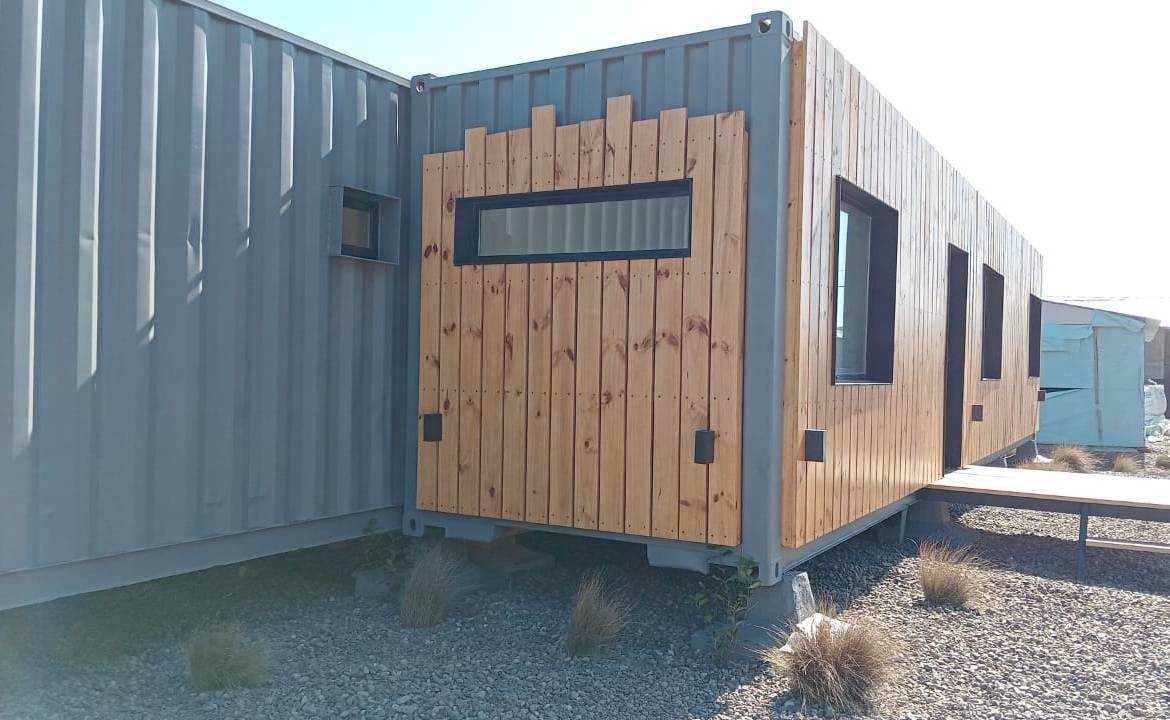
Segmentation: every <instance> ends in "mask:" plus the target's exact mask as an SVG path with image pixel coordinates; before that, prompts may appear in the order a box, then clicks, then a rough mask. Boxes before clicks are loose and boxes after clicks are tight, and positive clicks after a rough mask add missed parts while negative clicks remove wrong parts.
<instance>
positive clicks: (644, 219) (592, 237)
mask: <svg viewBox="0 0 1170 720" xmlns="http://www.w3.org/2000/svg"><path fill="white" fill-rule="evenodd" d="M690 254H691V181H690V179H689V178H688V179H683V180H668V181H665V182H655V183H638V184H634V185H613V186H608V187H598V188H582V189H579V190H551V191H548V192H533V193H522V194H516V195H488V196H482V197H467V198H459V199H458V200H457V201H456V203H455V264H456V265H480V264H487V263H524V262H566V261H573V260H613V259H637V258H660V257H686V256H688V255H690Z"/></svg>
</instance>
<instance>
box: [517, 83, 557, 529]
mask: <svg viewBox="0 0 1170 720" xmlns="http://www.w3.org/2000/svg"><path fill="white" fill-rule="evenodd" d="M555 148H556V108H555V107H554V106H552V105H542V106H539V107H534V108H532V189H533V191H540V190H552V189H553V176H554V174H555V157H554V153H555ZM528 277H529V281H528V462H527V467H526V475H527V477H526V481H525V482H526V486H527V493H528V495H527V502H526V503H525V508H524V516H525V519H526V520H528V521H529V522H538V523H545V522H548V510H549V502H548V501H549V468H550V465H549V463H550V459H549V443H550V438H549V435H550V429H551V423H550V418H549V413H550V397H549V393H550V392H551V389H552V388H551V383H552V377H551V371H552V265H550V264H549V263H535V264H532V265H530V266H529V269H528Z"/></svg>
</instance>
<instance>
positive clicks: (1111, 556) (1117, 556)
mask: <svg viewBox="0 0 1170 720" xmlns="http://www.w3.org/2000/svg"><path fill="white" fill-rule="evenodd" d="M974 530H975V532H976V533H978V536H979V539H978V542H977V546H978V550H979V553H980V556H981V557H982V558H983V559H985V560H987V561H989V562H991V563H992V564H993V565H995V566H996V567H999V568H1001V569H1004V570H1011V571H1013V572H1018V573H1021V574H1025V575H1034V576H1037V577H1041V578H1045V579H1048V580H1064V581H1067V582H1076V576H1077V543H1076V542H1075V541H1073V540H1064V539H1061V538H1055V537H1050V536H1046V535H1032V534H1019V535H1017V534H1004V533H996V532H991V531H988V530H983V529H978V528H975V529H974ZM1087 557H1088V577H1087V580H1086V584H1088V585H1095V586H1099V587H1111V588H1115V589H1118V590H1129V591H1134V592H1144V593H1151V594H1154V595H1170V558H1167V557H1166V556H1164V555H1157V554H1153V553H1141V552H1133V551H1127V550H1106V549H1101V548H1089V549H1088V556H1087Z"/></svg>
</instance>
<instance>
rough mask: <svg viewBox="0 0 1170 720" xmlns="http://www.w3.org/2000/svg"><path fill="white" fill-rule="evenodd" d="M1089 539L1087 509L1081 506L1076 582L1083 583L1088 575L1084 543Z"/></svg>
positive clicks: (1085, 506)
mask: <svg viewBox="0 0 1170 720" xmlns="http://www.w3.org/2000/svg"><path fill="white" fill-rule="evenodd" d="M1088 539H1089V507H1088V506H1087V505H1083V504H1082V505H1081V529H1080V534H1079V536H1078V537H1077V582H1081V583H1083V582H1085V577H1086V575H1087V574H1088V558H1087V557H1086V543H1087V541H1088Z"/></svg>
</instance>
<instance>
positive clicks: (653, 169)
mask: <svg viewBox="0 0 1170 720" xmlns="http://www.w3.org/2000/svg"><path fill="white" fill-rule="evenodd" d="M631 145H632V147H631V151H630V182H631V183H639V182H652V181H653V180H654V179H655V178H656V177H657V175H658V120H657V119H652V120H639V121H637V122H635V123H634V124H633V126H632V128H631ZM654 271H655V266H654V261H653V260H631V261H630V286H629V292H630V311H629V320H628V323H629V325H628V328H627V336H626V347H627V348H629V350H628V352H627V356H626V368H627V369H626V373H627V378H628V381H627V386H626V387H627V391H626V532H627V533H630V534H632V535H649V534H650V505H651V487H652V477H651V473H652V467H651V460H652V455H651V453H652V450H653V447H652V446H653V436H652V423H653V421H654V417H653V413H654V405H653V393H654Z"/></svg>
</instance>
